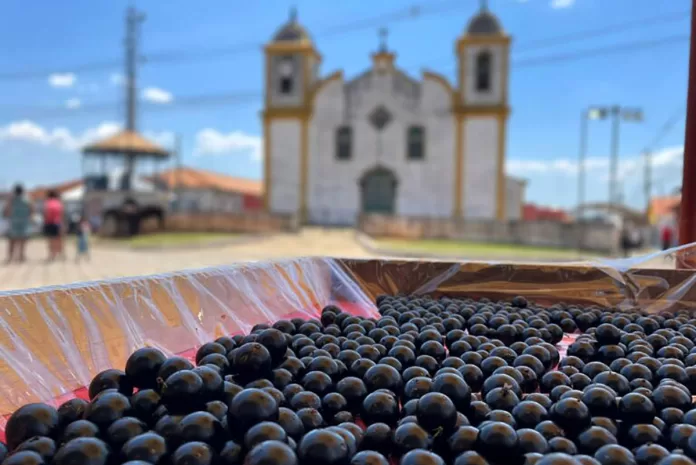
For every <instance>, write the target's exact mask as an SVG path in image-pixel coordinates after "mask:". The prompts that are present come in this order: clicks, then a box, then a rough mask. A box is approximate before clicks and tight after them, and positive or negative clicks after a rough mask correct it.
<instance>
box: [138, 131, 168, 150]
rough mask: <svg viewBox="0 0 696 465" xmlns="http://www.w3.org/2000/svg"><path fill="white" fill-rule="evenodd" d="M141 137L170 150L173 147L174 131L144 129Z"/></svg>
mask: <svg viewBox="0 0 696 465" xmlns="http://www.w3.org/2000/svg"><path fill="white" fill-rule="evenodd" d="M143 137H144V138H145V139H147V140H149V141H152V142H154V143H155V144H158V145H160V146H161V147H163V148H165V149H167V150H172V149H173V148H174V139H175V137H174V133H173V132H170V131H145V132H144V133H143Z"/></svg>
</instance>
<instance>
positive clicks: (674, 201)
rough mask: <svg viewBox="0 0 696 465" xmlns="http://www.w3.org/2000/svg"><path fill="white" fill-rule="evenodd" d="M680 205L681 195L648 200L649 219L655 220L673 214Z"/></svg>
mask: <svg viewBox="0 0 696 465" xmlns="http://www.w3.org/2000/svg"><path fill="white" fill-rule="evenodd" d="M680 203H681V195H666V196H662V197H653V198H652V199H650V217H651V219H653V220H655V219H658V218H662V217H664V216H667V215H669V214H671V213H673V212H674V210H675V209H676V208H677V207H678V206H679V204H680Z"/></svg>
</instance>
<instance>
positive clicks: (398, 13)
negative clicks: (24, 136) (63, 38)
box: [0, 0, 470, 81]
mask: <svg viewBox="0 0 696 465" xmlns="http://www.w3.org/2000/svg"><path fill="white" fill-rule="evenodd" d="M463 8H465V4H464V2H461V1H460V0H446V2H441V3H438V4H436V5H433V4H432V2H421V3H415V4H413V5H411V6H409V7H407V8H399V9H397V10H393V11H391V12H389V13H385V14H381V15H377V16H373V17H370V18H364V19H359V20H354V21H351V22H347V23H343V24H339V25H335V26H332V27H328V28H325V29H323V30H320V32H319V33H318V34H317V37H324V38H332V37H336V36H340V35H342V34H348V33H352V32H359V31H364V30H369V29H375V28H377V27H382V26H385V24H394V23H399V22H404V21H410V20H413V19H418V18H421V17H426V16H436V15H442V14H448V13H452V12H454V11H457V10H461V9H463ZM466 8H467V9H468V8H470V6H469V5H468V4H467V5H466ZM263 45H264V42H247V43H240V44H235V45H230V46H225V47H214V48H208V49H199V50H191V51H182V50H181V49H176V50H163V51H159V52H153V53H148V54H145V55H144V56H143V57H142V58H141V61H142V62H144V63H152V64H154V63H178V62H186V61H197V60H206V59H212V58H221V57H225V56H231V55H238V54H240V53H246V52H254V51H258V50H259V47H262V46H263ZM121 66H122V60H120V59H113V60H109V61H102V62H96V63H83V64H77V65H72V66H64V67H62V71H60V72H72V73H81V74H84V73H90V72H99V71H108V70H111V71H116V70H118V69H119V68H120V67H121ZM56 72H57V71H56V68H53V69H50V70H49V69H39V70H32V71H11V72H4V73H0V81H14V80H27V79H37V78H40V79H45V78H46V77H47V76H49V75H50V74H52V73H56Z"/></svg>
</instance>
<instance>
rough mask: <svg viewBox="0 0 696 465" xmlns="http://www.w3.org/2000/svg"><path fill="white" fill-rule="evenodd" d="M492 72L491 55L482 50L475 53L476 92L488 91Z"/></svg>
mask: <svg viewBox="0 0 696 465" xmlns="http://www.w3.org/2000/svg"><path fill="white" fill-rule="evenodd" d="M492 72H493V55H491V52H489V51H487V50H484V51H481V52H479V53H478V55H476V90H477V91H478V92H488V91H489V90H491V79H492Z"/></svg>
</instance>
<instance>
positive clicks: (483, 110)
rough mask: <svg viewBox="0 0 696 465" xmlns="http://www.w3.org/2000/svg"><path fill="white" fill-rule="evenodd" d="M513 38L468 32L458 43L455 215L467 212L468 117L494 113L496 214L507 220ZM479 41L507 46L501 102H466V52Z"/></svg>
mask: <svg viewBox="0 0 696 465" xmlns="http://www.w3.org/2000/svg"><path fill="white" fill-rule="evenodd" d="M511 42H512V38H511V37H510V36H508V35H491V36H471V35H464V36H462V37H460V38H459V39H458V40H457V42H456V46H455V51H456V57H457V65H458V68H457V74H458V81H459V83H458V84H459V85H458V86H457V89H456V98H455V102H454V105H453V108H452V112H453V113H454V115H455V121H456V124H457V127H456V131H457V132H456V134H455V149H454V151H455V155H454V156H455V160H456V163H455V167H456V169H457V172H456V174H455V187H454V196H455V198H454V203H453V204H454V206H455V208H454V212H455V215H457V216H460V217H463V216H464V213H465V212H464V205H465V202H464V197H465V193H466V190H465V189H464V185H463V184H464V178H465V176H464V170H465V169H466V163H465V161H464V159H463V157H464V155H465V154H464V138H465V134H464V131H465V127H466V121H467V119H468V118H470V117H472V118H473V117H486V116H494V117H495V118H496V121H497V123H498V139H497V151H496V154H497V160H496V161H497V170H496V194H495V195H496V203H495V218H496V219H497V220H499V221H504V220H505V217H506V215H505V200H506V192H507V190H506V176H505V160H506V148H507V147H506V144H505V141H506V137H507V119H508V117H509V116H510V113H511V109H510V107H509V106H508V86H509V57H510V43H511ZM475 45H490V46H496V45H502V46H503V66H502V68H501V85H502V99H501V103H500V104H499V105H495V106H489V105H466V104H465V103H464V101H463V94H464V89H466V82H467V80H466V66H465V62H464V60H465V58H466V57H465V56H464V54H465V52H466V49H467V48H468V47H470V46H475Z"/></svg>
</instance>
